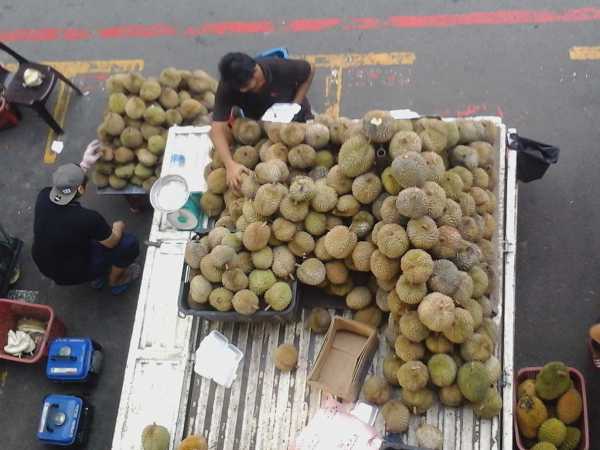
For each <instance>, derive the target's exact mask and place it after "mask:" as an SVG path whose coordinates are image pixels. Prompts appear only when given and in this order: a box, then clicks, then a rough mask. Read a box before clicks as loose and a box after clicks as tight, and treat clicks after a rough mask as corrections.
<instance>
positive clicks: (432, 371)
mask: <svg viewBox="0 0 600 450" xmlns="http://www.w3.org/2000/svg"><path fill="white" fill-rule="evenodd" d="M427 368H428V369H429V375H430V378H431V382H432V383H433V384H435V385H436V386H439V387H447V386H451V385H452V384H453V383H454V380H455V379H456V372H457V370H458V368H457V367H456V362H454V359H452V358H451V357H450V356H448V355H446V354H444V353H438V354H436V355H433V356H432V357H431V358H430V359H429V361H428V362H427Z"/></svg>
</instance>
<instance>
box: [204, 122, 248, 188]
mask: <svg viewBox="0 0 600 450" xmlns="http://www.w3.org/2000/svg"><path fill="white" fill-rule="evenodd" d="M210 138H211V140H212V142H213V144H214V146H215V148H216V150H217V154H218V155H219V158H221V161H223V165H224V166H225V169H226V170H227V184H228V185H229V187H230V188H233V189H235V190H238V189H239V188H240V182H241V180H240V177H241V175H242V173H244V172H246V173H247V172H248V169H247V168H246V167H244V166H242V165H241V164H239V163H237V162H236V161H234V160H233V157H232V156H231V150H230V143H231V142H232V141H233V138H232V136H231V130H230V129H229V125H228V124H227V122H213V124H212V127H211V130H210Z"/></svg>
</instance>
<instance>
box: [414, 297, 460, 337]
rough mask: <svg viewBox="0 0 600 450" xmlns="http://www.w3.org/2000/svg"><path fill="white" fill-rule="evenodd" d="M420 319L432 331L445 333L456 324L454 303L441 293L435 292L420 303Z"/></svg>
mask: <svg viewBox="0 0 600 450" xmlns="http://www.w3.org/2000/svg"><path fill="white" fill-rule="evenodd" d="M418 312H419V319H420V320H421V322H423V324H424V325H425V326H427V328H429V329H430V330H432V331H444V330H446V329H448V328H450V327H451V326H452V324H453V322H454V301H453V300H452V299H451V298H450V297H448V296H446V295H444V294H440V293H439V292H433V293H431V294H429V295H427V296H425V298H423V300H422V301H421V302H420V303H419V307H418Z"/></svg>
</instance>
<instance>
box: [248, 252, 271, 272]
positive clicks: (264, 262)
mask: <svg viewBox="0 0 600 450" xmlns="http://www.w3.org/2000/svg"><path fill="white" fill-rule="evenodd" d="M252 264H254V267H256V268H257V269H269V268H270V267H271V265H272V264H273V250H272V249H271V247H265V248H263V249H262V250H259V251H257V252H253V253H252Z"/></svg>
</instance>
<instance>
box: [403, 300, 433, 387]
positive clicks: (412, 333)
mask: <svg viewBox="0 0 600 450" xmlns="http://www.w3.org/2000/svg"><path fill="white" fill-rule="evenodd" d="M398 328H399V330H400V332H401V333H402V335H403V336H404V337H406V338H407V339H409V340H411V341H412V342H422V341H424V340H425V339H427V337H428V336H429V329H428V328H427V327H426V326H425V325H423V323H422V322H421V321H420V320H419V315H418V313H417V311H407V312H406V313H404V314H402V316H401V317H400V320H398ZM413 391H414V389H413Z"/></svg>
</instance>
